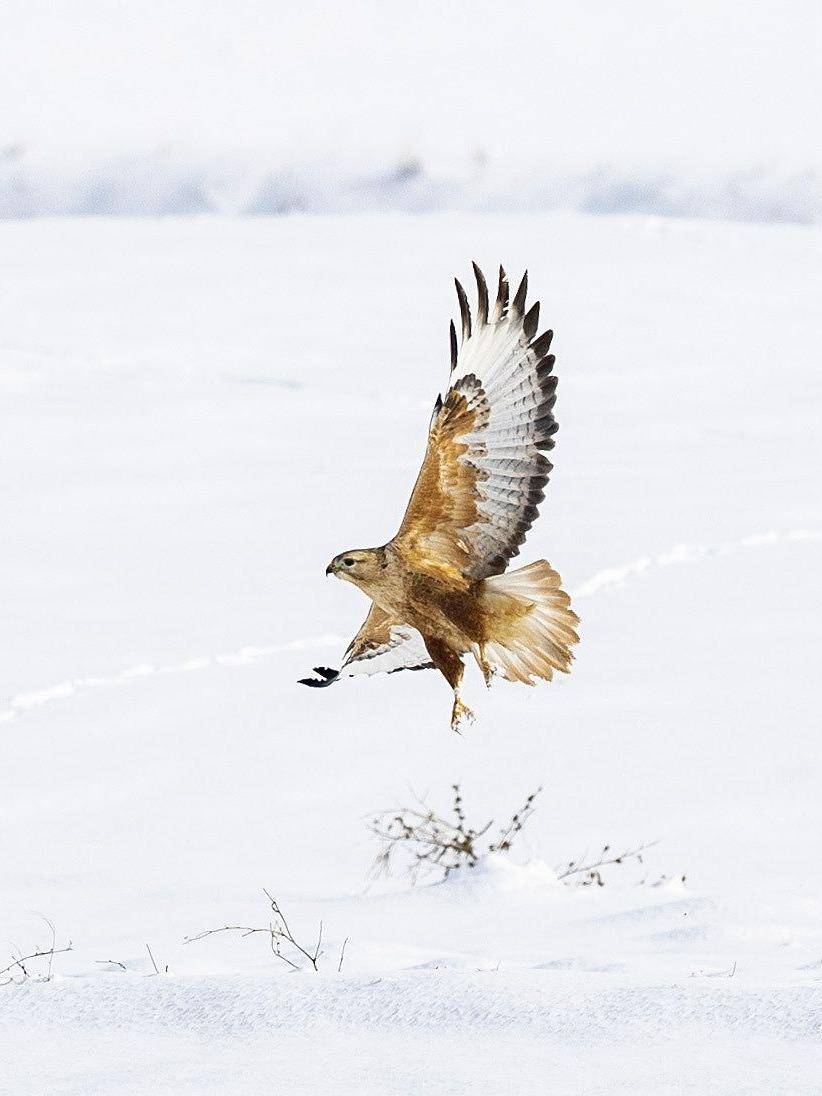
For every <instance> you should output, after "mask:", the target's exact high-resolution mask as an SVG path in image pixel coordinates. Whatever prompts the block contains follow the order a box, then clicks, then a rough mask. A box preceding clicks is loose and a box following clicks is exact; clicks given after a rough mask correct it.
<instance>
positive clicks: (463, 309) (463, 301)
mask: <svg viewBox="0 0 822 1096" xmlns="http://www.w3.org/2000/svg"><path fill="white" fill-rule="evenodd" d="M454 285H455V286H456V287H457V299H458V300H459V302H460V316H462V341H463V342H465V340H466V339H470V338H471V309H470V308H469V306H468V298H467V297H466V295H465V290H464V289H463V288H462V286H461V285H460V283H459V281H458V280H457V279H456V278H454Z"/></svg>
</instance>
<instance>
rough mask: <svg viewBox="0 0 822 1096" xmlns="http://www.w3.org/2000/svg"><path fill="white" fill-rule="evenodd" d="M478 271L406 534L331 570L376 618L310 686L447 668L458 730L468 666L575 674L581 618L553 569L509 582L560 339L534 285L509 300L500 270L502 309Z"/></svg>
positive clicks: (527, 570) (540, 488) (537, 488)
mask: <svg viewBox="0 0 822 1096" xmlns="http://www.w3.org/2000/svg"><path fill="white" fill-rule="evenodd" d="M473 265H474V275H475V277H476V282H477V307H476V314H475V317H474V319H473V322H472V317H471V309H470V307H469V304H468V298H467V296H466V293H465V290H464V289H463V287H462V286H461V285H460V283H459V282H458V281H457V282H456V287H457V298H458V300H459V307H460V317H461V328H462V333H461V338H460V340H459V341H458V339H457V332H456V329H455V327H454V322H453V320H452V321H451V331H450V338H451V376H450V382H449V387H448V390H447V391H446V393H445V394H444V395H439V396H437V400H436V403H435V404H434V413H433V415H432V416H431V422H430V425H429V428H428V445H427V448H426V451H425V457H424V459H423V462H422V468H421V469H420V473H419V476H418V477H417V482H416V485H415V486H414V490H413V492H412V494H411V499H410V501H409V503H408V508H407V510H406V512H405V516H404V517H403V519H402V524H401V525H400V528H399V532H398V533H397V534H396V536H395V537H393V538H392V539H391V540H389V541H388V543H387V544H384V545H382V547H380V548H356V549H353V548H352V549H350V550H349V551H347V552H341V553H340V554H339V555H338V556H335V557H334V559H332V561H331V563H330V564H329V565H328V567H327V568H326V574H330V575H336V576H337V577H338V578H341V579H344V580H345V581H346V582H352V583H353V584H354V585H355V586H359V588H360V589H361V590H362V591H363V593H364V594H366V595H367V596H368V597H369V598H370V599H371V608H370V610H369V613H368V616H367V617H366V619H365V622H364V623H363V625H362V627H361V628H360V630H359V631H358V632H357V634H356V636H354V639H353V640H352V641H351V643H350V644H349V647H348V649H347V650H346V652H345V655H344V658H343V663H342V667H341V669H340V670H330V669H328V668H327V667H325V666H318V667H315V671H314V672H315V674H317V675H318V676H317V677H313V678H304V679H303V680H302V684H303V685H311V686H326V685H332V684H334V683H335V682H336V681H338V680H339V679H340V678H341V677H351V676H354V675H355V674H374V673H380V672H387V673H392V672H394V671H397V670H422V669H428V668H434V667H435V668H436V669H438V670H439V671H440V672H441V673H442V674H443V675H444V677H445V678H446V680H447V681H448V684H449V685H450V686H451V688H452V689H453V691H454V705H453V709H452V713H451V726H452V728H453V729H454V730H458V729H459V727H460V724H461V722H462V721H463V720H470V719H473V713H472V712H471V711H470V709H469V708H468V707H467V706H466V705H465V704H464V703H463V701H462V699H461V698H460V685H461V682H462V676H463V671H464V666H463V661H462V656H463V655H467V654H471V655H473V656H474V658H475V659H476V661H477V663H478V665H479V667H480V669H481V671H482V673H483V675H484V677H485V681H486V684H488V685H490V684H491V681H492V679H493V677H494V676H495V675H499V676H500V677H502V678H504V679H505V680H507V681H520V682H523V683H525V684H528V685H533V684H534V679H535V678H542V679H543V680H546V681H550V680H551V678H552V677H553V673H554V671H555V670H561V671H562V672H563V673H568V672H569V670H570V667H571V661H572V659H573V654H572V652H571V648H572V646H573V645H574V644H575V643H577V642H578V641H579V637H578V635H577V633H576V630H575V628H576V625H577V624H578V622H579V618H578V617H577V615H576V613H574V612H573V610H572V609H571V607H570V599H569V597H568V595H567V594H566V593H565V592H564V591H563V590H562V589H561V587H560V577H559V575H558V574H557V572H556V571H555V570H554V569H553V568H552V567H551V566H550V564H548V563H547V562H546V561H545V560H538V561H537V562H536V563H530V564H528V566H526V567H520V568H519V569H518V570H515V571H508V572H506V568H507V566H508V562H509V560H510V559H511V558H512V556H516V555H518V554H519V548H520V545H521V544H522V542H523V541H524V540H525V536H526V534H527V532H528V530H529V529H530V528H531V525H532V523H533V522H534V520H535V518H536V517H537V507H538V506H539V503H540V502H541V501H542V500H543V498H544V494H545V493H544V488H545V485H546V483H547V482H548V476H549V473H550V472H551V469H552V467H553V466H552V464H551V462H550V461H549V460H548V458H547V457H546V456H545V451H546V450H550V449H552V448H553V446H554V434H555V433H556V431H557V422H556V419H555V418H554V404H555V402H556V387H557V378H556V377H555V376H554V374H553V368H554V355H553V354H550V353H549V349H550V346H551V339H552V337H553V332H552V331H545V332H544V333H543V334H541V335H537V329H538V325H539V303H538V302H537V303H536V304H534V305H532V306H531V307H530V308H529V309H528V310H527V311H526V306H525V298H526V294H527V291H528V274H527V272H526V274H525V275H524V276H523V279H522V281H521V283H520V285H519V288H518V289H517V291H516V293H515V294H514V297H513V299H510V294H509V288H508V279H507V277H506V274H505V271H504V270H503V269H502V267H500V271H499V288H498V290H497V296H496V301H495V302H494V304H493V307H491V306H490V304H489V298H488V287H487V284H486V281H485V278H484V277H483V274H482V271H481V270H480V269H479V267H478V266H477V265H476V263H474V264H473Z"/></svg>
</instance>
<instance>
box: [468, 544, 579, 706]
mask: <svg viewBox="0 0 822 1096" xmlns="http://www.w3.org/2000/svg"><path fill="white" fill-rule="evenodd" d="M560 582H561V579H560V577H559V575H558V574H557V572H556V571H554V570H553V569H552V568H551V566H550V564H548V563H546V561H545V560H544V559H540V560H537V562H536V563H529V564H528V566H527V567H520V568H519V570H517V571H509V572H508V573H507V574H504V575H494V576H493V577H492V578H488V579H486V580H485V584H484V587H483V591H482V595H481V596H482V600H483V605H484V608H485V611H486V620H487V623H488V631H489V635H490V638H489V639H488V640H487V641H486V642H485V643H484V644H481V645H479V644H478V645H477V646H476V649H475V650H474V656H475V657H476V659H477V662H478V663H479V664H480V669H481V670H482V671H483V673H484V674H485V678H486V681H489V682H490V678H491V676H492V675H494V674H499V676H500V677H504V678H505V679H506V680H507V681H522V682H524V683H525V684H527V685H533V684H534V681H533V680H532V679H533V678H535V677H536V678H543V679H544V680H546V681H550V680H551V678H552V677H553V676H554V670H561V671H562V672H563V673H566V674H567V673H569V672H570V669H571V662H572V660H573V657H574V656H573V654H572V652H571V648H572V647H573V645H574V644H575V643H578V642H579V636H578V635H577V633H576V630H575V628H576V625H577V624H578V623H579V617H578V616H577V615H576V613H575V612H574V611H573V609H572V608H571V599H570V598H569V597H568V595H567V594H566V593H565V591H564V590H563V589H561V587H560Z"/></svg>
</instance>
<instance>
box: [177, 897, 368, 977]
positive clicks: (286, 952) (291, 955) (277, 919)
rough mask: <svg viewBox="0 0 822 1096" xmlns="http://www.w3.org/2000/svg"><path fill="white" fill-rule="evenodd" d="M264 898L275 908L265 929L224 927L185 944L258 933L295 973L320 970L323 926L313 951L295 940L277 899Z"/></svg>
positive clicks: (191, 938) (209, 931)
mask: <svg viewBox="0 0 822 1096" xmlns="http://www.w3.org/2000/svg"><path fill="white" fill-rule="evenodd" d="M263 894H264V895H265V896H266V898H267V899H268V901H269V904H270V906H271V912H272V913H273V915H274V916H273V918H272V919H271V921H269V923H268V925H265V926H259V927H258V926H250V925H223V926H222V927H221V928H218V929H206V930H205V931H204V932H199V933H197V935H196V936H187V937H186V938H185V940H184V941H183V943H184V944H192V943H194V941H195V940H204V939H205V938H206V937H207V936H214V935H215V934H216V933H220V932H239V933H240V935H241V936H243V937H246V936H254V935H256V934H257V933H263V934H264V935H267V936H268V937H269V943H270V945H271V952H272V954H273V955H274V957H275V958H277V959H281V960H282V962H284V963H285V964H286V965H287V966H289V967H290V968H291V969H292V970H302V969H304V964H305V963H308V965H309V966H310V967H311V968H312V969H313V970H319V969H320V965H319V964H320V958H321V957H322V955H323V950H322V943H323V923H322V921H320V925H319V931H318V933H317V942H316V943H315V944H314V945H313V947H307V946H304V945H303V944H301V943H300V942H299V941H298V940H297V939H296V938H295V936H294V934H293V932H292V931H291V928H290V926H289V924H288V921H287V920H286V917H285V914H284V913H283V911H282V907H281V906H280V904H279V902H278V901H277V899H276V898H275V897H274V896H273V895H272V894H271V893H270V892H269V891H267V890H265V889H263ZM347 943H348V938H346V940H345V942H344V943H343V946H342V950H341V952H340V962H339V966H338V968H337V969H338V970H339V969H341V967H342V961H343V955H344V953H345V945H346V944H347Z"/></svg>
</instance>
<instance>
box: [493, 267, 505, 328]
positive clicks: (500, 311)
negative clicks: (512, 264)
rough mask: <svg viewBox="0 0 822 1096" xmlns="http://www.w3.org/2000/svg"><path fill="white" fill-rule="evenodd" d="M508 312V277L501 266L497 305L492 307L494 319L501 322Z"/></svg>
mask: <svg viewBox="0 0 822 1096" xmlns="http://www.w3.org/2000/svg"><path fill="white" fill-rule="evenodd" d="M507 312H508V275H507V274H506V273H505V270H504V269H503V267H502V265H500V268H499V285H498V286H497V303H496V304H495V305H494V319H495V320H501V319H502V318H503V317H504V316H505V315H506V313H507Z"/></svg>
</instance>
